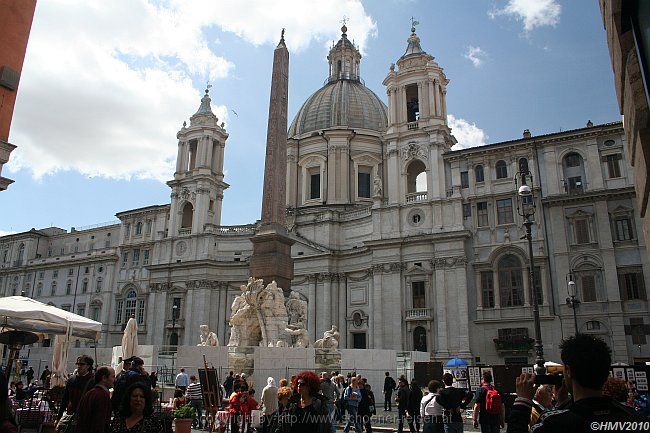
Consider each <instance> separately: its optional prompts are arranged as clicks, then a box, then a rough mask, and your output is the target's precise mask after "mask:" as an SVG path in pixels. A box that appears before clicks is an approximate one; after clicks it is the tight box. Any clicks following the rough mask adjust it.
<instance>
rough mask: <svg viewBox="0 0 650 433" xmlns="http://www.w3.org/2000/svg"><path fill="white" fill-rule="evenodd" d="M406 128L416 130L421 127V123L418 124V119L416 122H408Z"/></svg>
mask: <svg viewBox="0 0 650 433" xmlns="http://www.w3.org/2000/svg"><path fill="white" fill-rule="evenodd" d="M406 128H407V129H408V130H409V131H415V130H416V129H420V125H418V121H417V120H416V121H415V122H408V123H407V124H406Z"/></svg>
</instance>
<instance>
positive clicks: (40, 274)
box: [38, 271, 45, 280]
mask: <svg viewBox="0 0 650 433" xmlns="http://www.w3.org/2000/svg"><path fill="white" fill-rule="evenodd" d="M43 278H45V272H44V271H41V272H39V273H38V279H39V280H42V279H43Z"/></svg>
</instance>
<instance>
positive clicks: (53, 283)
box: [50, 281, 56, 296]
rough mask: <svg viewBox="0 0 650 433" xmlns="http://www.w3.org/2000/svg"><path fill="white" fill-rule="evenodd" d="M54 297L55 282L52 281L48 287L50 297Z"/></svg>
mask: <svg viewBox="0 0 650 433" xmlns="http://www.w3.org/2000/svg"><path fill="white" fill-rule="evenodd" d="M55 295H56V281H52V285H51V286H50V296H55Z"/></svg>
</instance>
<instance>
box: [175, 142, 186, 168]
mask: <svg viewBox="0 0 650 433" xmlns="http://www.w3.org/2000/svg"><path fill="white" fill-rule="evenodd" d="M182 171H184V170H183V142H182V141H179V142H178V153H177V154H176V173H180V172H182Z"/></svg>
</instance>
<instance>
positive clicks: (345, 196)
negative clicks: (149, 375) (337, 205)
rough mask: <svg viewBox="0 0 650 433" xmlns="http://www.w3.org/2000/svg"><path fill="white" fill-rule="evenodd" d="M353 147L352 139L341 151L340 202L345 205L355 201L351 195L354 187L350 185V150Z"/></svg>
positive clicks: (339, 161) (339, 160)
mask: <svg viewBox="0 0 650 433" xmlns="http://www.w3.org/2000/svg"><path fill="white" fill-rule="evenodd" d="M351 147H352V142H351V141H350V139H349V138H348V139H347V142H346V145H345V147H343V148H341V150H340V153H339V155H340V159H338V161H337V162H338V163H339V164H340V165H341V179H340V181H341V196H340V198H339V199H340V200H341V202H343V203H348V202H351V201H354V193H352V194H350V192H351V190H352V189H353V186H351V185H350V148H351ZM352 185H354V184H352Z"/></svg>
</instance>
